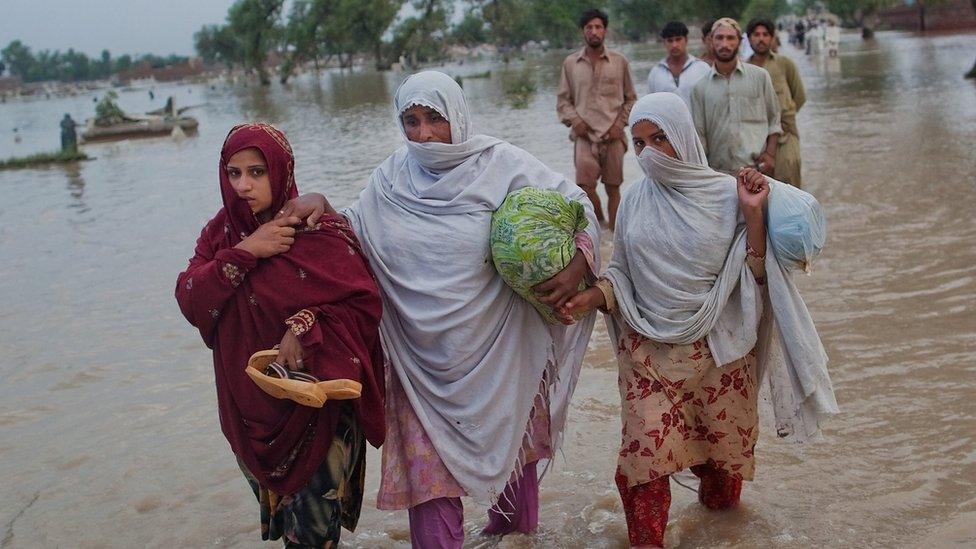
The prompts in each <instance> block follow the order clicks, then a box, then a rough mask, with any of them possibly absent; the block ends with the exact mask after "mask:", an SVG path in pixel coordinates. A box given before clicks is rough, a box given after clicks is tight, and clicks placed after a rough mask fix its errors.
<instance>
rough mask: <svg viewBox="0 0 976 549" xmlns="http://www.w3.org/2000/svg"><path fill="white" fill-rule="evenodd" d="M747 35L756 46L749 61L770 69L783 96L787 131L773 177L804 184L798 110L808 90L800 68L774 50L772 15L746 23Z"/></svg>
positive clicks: (781, 103)
mask: <svg viewBox="0 0 976 549" xmlns="http://www.w3.org/2000/svg"><path fill="white" fill-rule="evenodd" d="M746 36H748V37H749V44H750V45H751V46H752V51H753V52H754V53H753V54H752V57H750V58H749V62H750V63H752V64H753V65H756V66H759V67H762V68H764V69H766V72H768V73H769V77H770V78H771V79H772V81H773V89H774V90H776V98H777V100H779V108H780V124H781V125H782V126H783V135H782V137H780V139H779V152H778V153H777V154H776V169H775V170H774V171H773V177H774V178H775V179H778V180H780V181H782V182H784V183H789V184H790V185H794V186H796V187H799V186H800V131H799V129H798V128H797V125H796V113H797V112H798V111H799V110H800V108H801V107H803V103H805V102H806V99H807V98H806V92H805V91H804V89H803V81H802V80H800V71H799V70H798V69H797V68H796V64H795V63H793V60H792V59H790V58H789V57H785V56H783V55H780V54H778V53H776V52H774V51H773V48H772V46H773V42H774V41H775V40H776V27H775V26H774V25H773V22H772V21H770V20H768V19H763V18H756V19H753V20H752V21H749V24H748V25H746Z"/></svg>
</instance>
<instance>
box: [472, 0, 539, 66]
mask: <svg viewBox="0 0 976 549" xmlns="http://www.w3.org/2000/svg"><path fill="white" fill-rule="evenodd" d="M475 7H476V8H477V9H480V13H481V15H482V17H483V18H484V21H485V23H486V24H487V26H488V36H489V37H490V39H491V41H492V42H493V43H494V44H495V45H496V46H498V48H499V49H500V50H502V52H503V54H504V55H505V59H506V61H507V60H508V51H510V50H512V49H516V48H520V47H522V46H523V45H524V44H525V43H526V42H528V41H529V40H533V39H535V38H537V37H538V36H539V33H538V32H537V29H536V28H535V21H533V18H532V16H533V13H532V9H531V6H530V5H529V3H528V0H480V1H477V2H476V3H475Z"/></svg>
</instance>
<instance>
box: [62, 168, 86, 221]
mask: <svg viewBox="0 0 976 549" xmlns="http://www.w3.org/2000/svg"><path fill="white" fill-rule="evenodd" d="M64 174H65V175H66V176H67V180H68V194H70V195H71V198H72V201H71V202H69V203H68V207H69V208H71V209H73V210H76V211H77V212H78V213H82V214H83V213H88V211H89V208H88V205H87V204H85V200H84V196H85V178H83V177H82V176H81V163H80V162H72V163H71V164H66V165H65V166H64Z"/></svg>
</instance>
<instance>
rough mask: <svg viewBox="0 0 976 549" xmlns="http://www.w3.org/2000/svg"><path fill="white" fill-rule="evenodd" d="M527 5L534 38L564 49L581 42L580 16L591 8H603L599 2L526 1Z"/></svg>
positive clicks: (587, 0)
mask: <svg viewBox="0 0 976 549" xmlns="http://www.w3.org/2000/svg"><path fill="white" fill-rule="evenodd" d="M527 3H528V9H529V13H530V17H531V20H532V23H533V30H534V32H532V35H533V36H534V38H535V39H536V40H546V41H548V42H549V43H550V44H552V45H554V46H560V47H565V48H568V47H572V46H575V45H578V44H579V42H580V40H581V38H580V30H579V17H580V14H582V13H583V12H584V11H586V10H587V9H590V8H593V7H597V8H604V6H602V5H601V3H600V2H593V1H592V0H563V1H562V2H551V1H549V0H528V2H527Z"/></svg>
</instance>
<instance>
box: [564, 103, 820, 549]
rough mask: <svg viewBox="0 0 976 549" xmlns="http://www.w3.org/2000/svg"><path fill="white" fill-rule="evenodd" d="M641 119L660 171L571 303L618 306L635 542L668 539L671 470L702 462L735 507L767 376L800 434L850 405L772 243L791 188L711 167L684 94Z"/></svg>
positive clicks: (621, 476)
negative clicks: (770, 204)
mask: <svg viewBox="0 0 976 549" xmlns="http://www.w3.org/2000/svg"><path fill="white" fill-rule="evenodd" d="M630 126H631V135H632V137H633V142H634V150H635V152H636V153H637V154H638V159H639V163H640V165H641V168H642V170H643V171H644V174H645V178H644V179H643V180H642V181H640V182H637V183H635V184H634V185H631V186H630V188H628V189H627V191H626V192H625V193H624V197H623V201H622V203H621V206H620V212H619V214H618V221H617V231H616V234H615V235H614V249H613V258H612V259H611V263H610V266H609V267H608V269H607V271H606V273H605V275H604V277H603V278H601V279H599V280H597V281H596V283H595V284H594V286H593V287H591V288H588V289H586V290H584V291H582V292H580V293H579V294H577V295H576V296H575V297H573V298H571V299H570V300H569V301H568V302H567V304H566V305H565V306H564V307H563V308H562V309H561V311H560V312H561V313H562V314H573V313H578V312H582V311H587V310H591V309H594V308H600V309H602V310H604V311H605V312H607V313H608V315H607V325H608V328H609V331H610V334H611V341H613V342H615V346H616V353H617V360H618V364H619V367H620V368H619V369H620V377H619V384H620V396H621V400H622V406H621V412H622V419H623V431H622V432H623V436H622V443H621V450H620V453H619V458H618V462H617V473H616V482H617V487H618V489H619V490H620V495H621V499H622V501H623V507H624V512H625V516H626V519H627V528H628V533H629V537H630V543H631V544H632V545H655V546H663V544H664V529H665V526H666V525H667V517H668V508H669V505H670V500H671V494H670V487H669V478H670V475H672V474H674V473H676V472H678V471H681V470H683V469H685V468H690V469H691V470H692V471H693V472H694V473H695V474H696V475H697V476H698V477H699V478H700V479H701V485H700V488H699V500H700V501H701V503H702V504H704V505H706V506H707V507H709V508H712V509H726V508H729V507H731V506H734V505H735V504H736V503H737V502H738V500H739V495H740V491H741V488H742V481H743V480H751V479H752V478H753V471H754V468H755V458H754V454H753V450H754V447H755V444H756V440H757V438H758V411H757V407H758V393H759V388H760V386H762V385H763V384H764V383H766V384H768V386H769V394H770V398H771V405H772V408H773V411H774V413H775V420H776V427H777V432H778V434H779V435H780V436H784V437H785V436H790V437H793V438H794V439H796V440H805V439H808V438H810V437H813V436H816V435H817V434H818V433H819V427H820V421H821V420H822V419H823V418H824V417H826V416H828V415H830V414H833V413H836V412H837V405H836V402H835V401H834V396H833V389H832V387H831V384H830V378H829V376H828V375H827V370H826V362H827V357H826V354H825V353H824V350H823V346H822V345H821V343H820V339H819V336H818V335H817V332H816V328H815V327H814V326H813V322H812V320H811V318H810V315H809V313H808V312H807V309H806V306H805V305H804V304H803V300H802V299H801V298H800V296H799V294H798V293H797V291H796V288H795V287H794V286H793V283H792V281H791V280H790V278H789V276H788V275H787V274H786V271H785V270H783V268H782V267H781V266H780V265H779V263H778V262H777V260H776V258H775V256H774V255H773V254H772V253H770V254H768V255H767V254H766V250H767V237H766V228H765V221H764V214H763V206H764V204H765V202H766V199H767V196H768V195H769V188H770V185H780V184H781V183H779V182H777V181H773V180H768V179H766V178H765V177H764V176H762V175H761V174H759V173H758V172H756V171H755V170H753V169H743V170H741V171H740V173H739V174H738V177H737V178H733V177H731V176H728V175H724V174H721V173H718V172H716V171H714V170H712V169H711V168H709V167H708V166H707V163H706V159H705V152H704V150H703V148H702V145H701V142H700V141H699V139H698V135H697V134H696V133H695V127H694V124H693V122H692V118H691V115H690V113H689V112H688V109H687V107H686V106H685V104H684V103H683V102H682V101H681V99H680V98H679V97H678V96H676V95H674V94H670V93H655V94H650V95H647V96H644V97H643V98H641V99H640V100H639V101H638V102H637V103H636V104H635V105H634V108H633V110H632V111H631V114H630Z"/></svg>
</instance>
